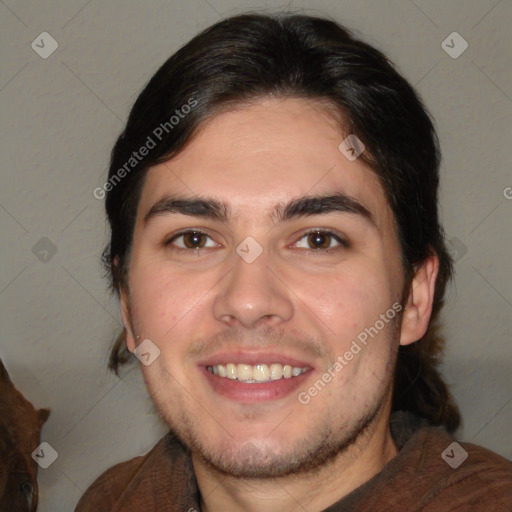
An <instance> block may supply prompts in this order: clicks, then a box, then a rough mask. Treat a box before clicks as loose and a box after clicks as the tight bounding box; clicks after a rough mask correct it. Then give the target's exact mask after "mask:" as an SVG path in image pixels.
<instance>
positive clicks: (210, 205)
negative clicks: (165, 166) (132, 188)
mask: <svg viewBox="0 0 512 512" xmlns="http://www.w3.org/2000/svg"><path fill="white" fill-rule="evenodd" d="M334 212H342V213H350V214H353V215H359V216H360V217H362V218H363V219H365V220H367V221H368V222H370V223H371V224H373V225H374V226H375V227H376V226H377V224H376V222H375V219H374V217H373V215H372V214H371V212H370V211H369V210H368V209H367V208H366V207H365V206H364V205H363V204H362V203H360V202H359V201H358V200H357V199H355V198H353V197H350V196H347V195H345V194H342V193H341V192H338V193H335V194H329V195H319V196H303V197H299V198H297V199H293V200H291V201H290V202H289V203H286V204H278V205H276V206H275V207H274V209H273V210H272V213H271V215H270V217H271V219H272V220H273V221H274V222H275V223H281V222H286V221H288V220H291V219H294V218H300V217H308V216H311V215H323V214H327V213H334ZM176 213H178V214H181V215H190V216H193V217H203V218H207V219H213V220H217V221H221V222H225V223H228V222H230V220H231V219H232V215H231V212H230V208H229V206H228V205H227V204H226V203H224V202H221V201H218V200H216V199H211V198H204V197H192V198H184V197H170V196H168V197H164V198H162V199H160V200H159V201H157V202H156V203H155V204H154V205H153V206H152V207H151V209H150V210H149V211H148V213H146V215H145V216H144V223H145V224H147V223H148V222H149V221H150V220H151V219H153V218H155V217H159V216H163V215H169V214H176Z"/></svg>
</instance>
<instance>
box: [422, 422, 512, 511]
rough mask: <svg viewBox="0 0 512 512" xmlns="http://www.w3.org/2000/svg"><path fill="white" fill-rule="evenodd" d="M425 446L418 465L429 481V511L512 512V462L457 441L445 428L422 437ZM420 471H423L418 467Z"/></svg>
mask: <svg viewBox="0 0 512 512" xmlns="http://www.w3.org/2000/svg"><path fill="white" fill-rule="evenodd" d="M419 439H421V443H422V445H423V450H422V456H420V457H419V458H418V459H417V460H418V464H419V465H420V466H422V462H421V461H424V466H423V467H421V470H420V472H419V474H420V475H422V477H423V478H424V479H425V482H426V483H427V482H428V486H427V489H426V491H427V492H426V494H425V499H424V502H423V505H424V508H422V510H424V511H425V512H427V511H428V512H434V511H436V512H440V511H444V510H446V511H448V510H449V511H459V510H460V511H463V510H472V511H480V510H482V511H484V510H485V511H488V510H496V511H499V510H512V463H511V462H510V461H508V460H507V459H505V458H504V457H501V456H500V455H498V454H496V453H494V452H492V451H490V450H488V449H486V448H483V447H481V446H477V445H474V444H471V443H466V442H463V441H456V440H455V439H454V438H453V437H452V436H451V435H449V434H448V433H446V432H445V431H443V430H441V429H435V428H428V429H425V430H424V431H423V432H422V433H421V434H420V436H419ZM417 469H419V468H417Z"/></svg>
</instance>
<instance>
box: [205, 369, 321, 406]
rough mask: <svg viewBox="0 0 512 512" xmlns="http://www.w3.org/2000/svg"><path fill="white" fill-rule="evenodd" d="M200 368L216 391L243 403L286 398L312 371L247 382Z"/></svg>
mask: <svg viewBox="0 0 512 512" xmlns="http://www.w3.org/2000/svg"><path fill="white" fill-rule="evenodd" d="M200 370H201V371H202V373H203V374H204V376H205V377H206V379H207V381H208V382H209V384H210V385H211V387H212V388H213V390H214V391H215V392H216V393H218V394H219V395H222V396H225V397H227V398H230V399H232V400H236V401H237V402H243V403H257V402H266V401H270V400H279V399H280V398H284V397H286V396H288V395H290V394H291V393H293V392H294V391H295V390H296V389H297V388H298V387H299V386H300V385H301V384H304V381H305V380H306V379H307V378H308V377H309V374H310V372H311V370H308V371H307V372H305V373H302V374H301V375H298V376H297V377H291V378H289V379H285V378H282V379H278V380H271V381H269V382H261V383H257V384H256V383H255V384H247V383H245V382H240V381H239V380H235V379H228V378H227V377H218V376H217V375H214V374H213V373H211V372H209V371H208V370H207V369H206V367H205V366H201V367H200Z"/></svg>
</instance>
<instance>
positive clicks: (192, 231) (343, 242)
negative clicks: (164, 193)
mask: <svg viewBox="0 0 512 512" xmlns="http://www.w3.org/2000/svg"><path fill="white" fill-rule="evenodd" d="M187 234H196V235H204V236H206V237H208V238H210V239H211V240H213V239H212V238H211V237H210V236H209V235H208V233H205V232H204V231H201V230H198V229H185V230H183V231H179V232H178V233H175V234H174V235H173V236H172V237H171V238H170V239H168V240H167V241H166V242H164V245H165V246H166V247H168V246H170V245H171V244H172V242H174V241H175V240H177V239H178V238H180V237H182V236H184V235H187ZM312 234H321V235H325V236H328V237H331V238H332V239H334V240H335V241H336V242H338V243H339V244H340V245H339V246H336V247H331V248H328V249H311V248H310V249H308V252H309V253H311V254H313V255H315V256H316V255H318V254H331V253H333V252H335V251H337V250H340V249H342V248H344V249H347V248H348V247H349V244H348V242H347V241H346V240H344V239H343V238H342V237H341V236H340V235H339V234H337V233H335V232H334V231H331V230H329V229H319V228H316V229H311V230H309V231H306V232H305V233H303V234H302V235H301V237H300V238H299V239H298V240H297V241H296V242H295V244H296V243H298V242H299V241H300V240H302V239H303V238H305V237H307V236H309V235H312ZM203 249H211V247H199V248H184V247H176V246H173V247H172V250H173V251H176V252H178V253H186V252H188V253H190V252H191V251H194V252H200V251H202V250H203Z"/></svg>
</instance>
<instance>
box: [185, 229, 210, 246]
mask: <svg viewBox="0 0 512 512" xmlns="http://www.w3.org/2000/svg"><path fill="white" fill-rule="evenodd" d="M182 236H183V243H184V245H185V247H187V249H199V248H201V247H204V245H205V244H206V235H205V234H204V233H197V232H195V231H191V232H190V233H185V234H184V235H182Z"/></svg>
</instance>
